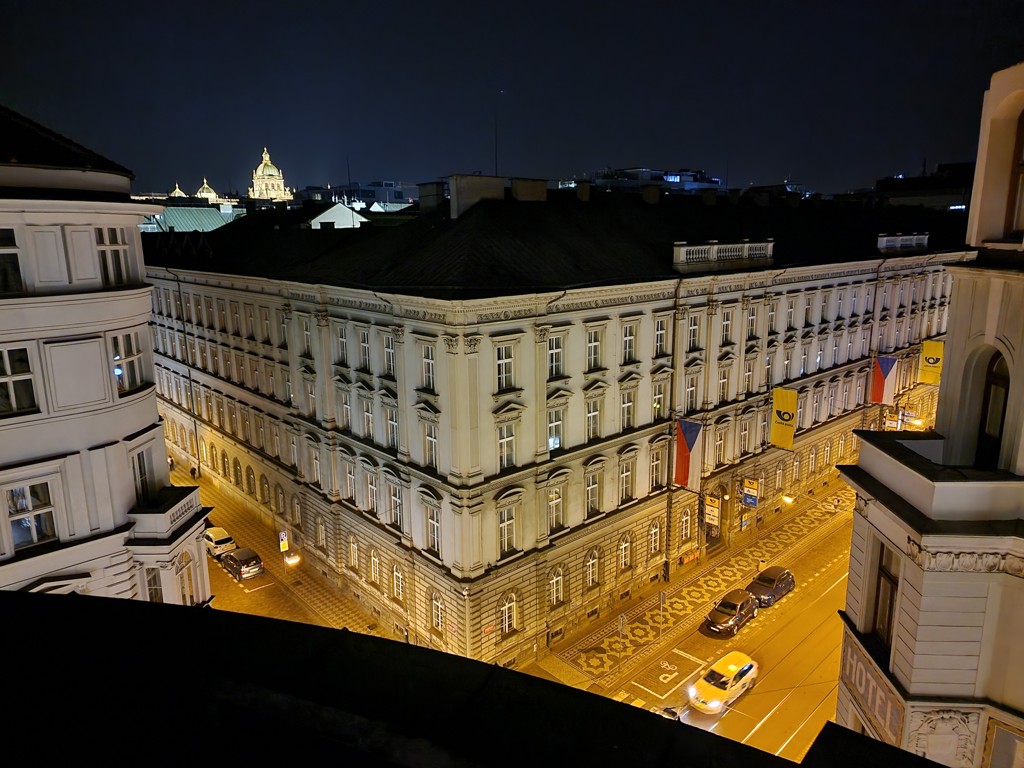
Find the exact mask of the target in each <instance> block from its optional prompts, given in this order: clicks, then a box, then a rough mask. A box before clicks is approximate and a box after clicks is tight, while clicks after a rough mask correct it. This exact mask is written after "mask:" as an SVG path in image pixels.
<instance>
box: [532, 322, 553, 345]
mask: <svg viewBox="0 0 1024 768" xmlns="http://www.w3.org/2000/svg"><path fill="white" fill-rule="evenodd" d="M533 332H534V333H535V334H536V336H537V343H538V344H546V343H547V340H548V335H549V334H550V333H551V326H550V325H538V326H535V327H534V329H533Z"/></svg>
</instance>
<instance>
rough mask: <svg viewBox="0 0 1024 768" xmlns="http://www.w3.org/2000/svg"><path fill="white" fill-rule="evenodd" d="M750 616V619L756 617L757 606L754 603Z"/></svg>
mask: <svg viewBox="0 0 1024 768" xmlns="http://www.w3.org/2000/svg"><path fill="white" fill-rule="evenodd" d="M750 618H752V619H756V618H757V606H756V605H755V606H754V612H753V613H752V614H750Z"/></svg>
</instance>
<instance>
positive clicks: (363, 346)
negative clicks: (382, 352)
mask: <svg viewBox="0 0 1024 768" xmlns="http://www.w3.org/2000/svg"><path fill="white" fill-rule="evenodd" d="M359 368H360V370H363V371H369V370H370V332H369V331H366V330H362V331H359Z"/></svg>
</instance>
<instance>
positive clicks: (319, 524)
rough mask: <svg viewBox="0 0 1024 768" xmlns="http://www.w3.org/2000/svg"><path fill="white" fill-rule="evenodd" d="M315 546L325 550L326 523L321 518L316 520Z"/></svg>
mask: <svg viewBox="0 0 1024 768" xmlns="http://www.w3.org/2000/svg"><path fill="white" fill-rule="evenodd" d="M316 545H317V546H318V547H320V549H327V522H326V521H325V520H324V519H323V518H322V517H318V518H317V519H316Z"/></svg>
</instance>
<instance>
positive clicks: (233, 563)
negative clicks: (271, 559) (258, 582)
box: [220, 549, 263, 581]
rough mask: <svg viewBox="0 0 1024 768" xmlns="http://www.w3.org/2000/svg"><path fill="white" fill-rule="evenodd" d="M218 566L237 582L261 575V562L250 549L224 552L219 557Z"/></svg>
mask: <svg viewBox="0 0 1024 768" xmlns="http://www.w3.org/2000/svg"><path fill="white" fill-rule="evenodd" d="M220 564H221V565H223V566H224V570H225V571H227V572H228V573H230V574H231V575H232V576H234V577H235V579H236V580H237V581H241V580H242V579H251V578H252V577H254V576H259V575H260V574H261V573H263V561H262V560H260V556H259V555H257V554H256V553H255V552H253V551H252V550H251V549H233V550H231V551H230V552H225V553H224V554H223V555H221V556H220Z"/></svg>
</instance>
